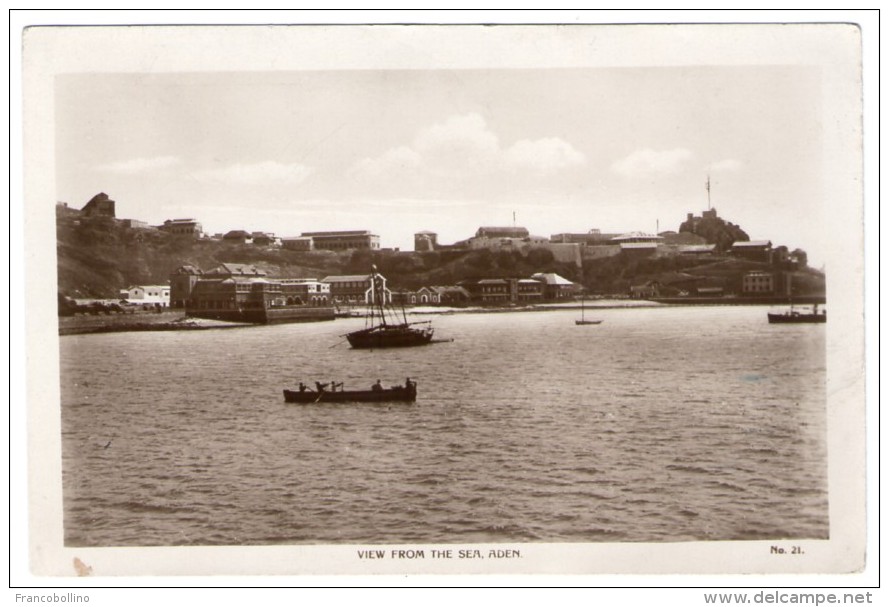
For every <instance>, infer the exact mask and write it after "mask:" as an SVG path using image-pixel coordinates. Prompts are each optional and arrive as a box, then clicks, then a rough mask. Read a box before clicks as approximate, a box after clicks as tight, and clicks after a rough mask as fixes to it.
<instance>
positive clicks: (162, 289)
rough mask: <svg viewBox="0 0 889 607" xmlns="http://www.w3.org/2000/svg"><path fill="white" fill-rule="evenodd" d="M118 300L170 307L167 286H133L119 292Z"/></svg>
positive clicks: (168, 288)
mask: <svg viewBox="0 0 889 607" xmlns="http://www.w3.org/2000/svg"><path fill="white" fill-rule="evenodd" d="M120 298H121V299H125V300H127V301H128V302H131V303H135V304H145V305H155V304H158V305H160V306H161V307H162V308H168V307H169V306H170V287H169V286H168V285H133V286H130V287H127V288H126V289H121V290H120Z"/></svg>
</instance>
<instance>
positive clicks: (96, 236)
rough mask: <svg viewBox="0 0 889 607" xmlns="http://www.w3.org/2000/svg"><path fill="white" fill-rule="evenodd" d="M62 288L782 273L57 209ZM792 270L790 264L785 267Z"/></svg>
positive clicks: (817, 282)
mask: <svg viewBox="0 0 889 607" xmlns="http://www.w3.org/2000/svg"><path fill="white" fill-rule="evenodd" d="M56 218H57V245H56V246H57V254H58V288H59V292H60V293H61V294H63V295H65V296H68V297H75V298H102V299H116V298H117V297H118V294H119V291H120V289H123V288H126V287H128V286H130V285H134V284H143V285H144V284H165V283H167V282H168V280H169V276H170V274H171V273H172V272H173V271H174V270H175V269H176V268H178V267H180V266H182V265H186V264H190V265H193V266H195V267H198V268H202V269H209V268H212V267H214V266H216V265H218V264H219V263H222V262H234V263H250V264H255V265H257V266H259V267H261V268H263V269H264V270H266V271H267V272H268V273H269V276H271V277H277V278H287V277H289V278H310V277H311V278H323V277H325V276H329V275H335V274H365V273H367V272H368V271H369V270H370V267H371V266H372V265H376V266H377V268H378V269H379V271H380V272H381V273H382V274H383V275H384V276H386V278H387V279H388V284H389V286H390V288H393V289H416V288H419V287H421V286H433V285H453V284H456V283H458V282H460V281H461V280H464V279H469V278H494V277H526V276H530V275H532V274H534V273H536V272H555V273H557V274H560V275H561V276H564V277H565V278H567V279H569V280H572V281H574V282H578V283H582V284H583V285H584V286H585V287H586V289H587V290H588V291H589V292H592V293H598V294H602V295H615V294H617V295H622V296H623V295H626V294H627V293H628V292H629V290H630V287H631V286H632V285H638V284H642V283H645V282H649V281H651V282H658V283H659V284H660V285H662V287H663V288H662V291H666V292H670V291H676V292H679V291H683V290H688V289H689V287H692V286H694V287H701V286H713V287H722V288H724V289H725V291H726V292H740V290H741V280H742V276H743V275H744V274H745V273H747V272H749V271H752V270H762V271H769V272H773V271H775V269H776V267H775V266H772V265H770V264H767V263H762V262H755V261H745V260H741V259H736V258H732V257H727V256H719V255H717V256H714V257H704V258H696V257H685V256H681V255H674V256H662V257H638V256H634V255H628V254H626V253H620V254H618V255H614V256H611V257H603V258H600V259H587V260H585V261H584V265H583V268H582V269H581V268H579V267H577V266H576V265H574V264H571V263H562V262H557V261H555V260H554V258H553V255H552V253H551V252H550V251H548V250H546V249H542V248H541V249H531V250H530V251H528V252H527V254H524V255H523V254H521V253H519V252H514V251H491V250H487V249H480V250H453V249H446V250H438V251H431V252H424V253H418V252H413V251H405V252H398V251H373V252H372V251H367V250H358V251H351V252H332V251H308V252H301V251H291V250H287V249H282V248H277V247H263V246H256V245H253V244H232V243H228V242H223V241H219V240H209V239H192V238H184V237H181V236H175V235H172V234H169V233H166V232H163V231H161V230H157V229H155V228H131V227H128V226H127V225H126V224H125V223H124V222H123V221H120V220H117V219H114V218H113V217H110V216H102V215H98V216H86V215H83V214H82V213H80V212H78V211H74V210H71V209H68V208H65V207H57V211H56ZM782 270H784V271H789V270H790V269H789V268H782ZM790 273H791V275H792V277H793V278H792V284H793V289H794V292H795V293H800V294H812V293H823V292H824V276H823V274H821V273H820V272H817V271H814V270H811V269H808V268H802V269H797V270H794V271H792V272H790Z"/></svg>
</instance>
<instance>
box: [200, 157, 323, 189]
mask: <svg viewBox="0 0 889 607" xmlns="http://www.w3.org/2000/svg"><path fill="white" fill-rule="evenodd" d="M311 174H312V168H311V167H308V166H305V165H303V164H283V163H280V162H275V161H273V160H265V161H263V162H255V163H251V164H241V163H236V164H232V165H229V166H225V167H219V168H216V169H204V170H202V171H195V172H193V173H192V174H191V175H192V177H194V178H195V179H196V180H198V181H202V182H206V183H223V184H230V185H269V184H290V185H295V184H299V183H302V182H303V181H305V180H306V179H307V178H308V177H309V175H311Z"/></svg>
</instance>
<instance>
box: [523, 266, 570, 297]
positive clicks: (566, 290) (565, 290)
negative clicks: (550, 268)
mask: <svg viewBox="0 0 889 607" xmlns="http://www.w3.org/2000/svg"><path fill="white" fill-rule="evenodd" d="M531 278H533V279H534V280H537V281H540V282H541V283H543V298H544V299H546V300H547V301H561V300H565V299H572V298H573V297H574V296H575V295H576V294H577V291H578V289H579V287H578V285H576V284H574V283H573V282H571V281H570V280H568V279H567V278H563V277H562V276H559V275H558V274H556V273H554V272H538V273H537V274H532V275H531Z"/></svg>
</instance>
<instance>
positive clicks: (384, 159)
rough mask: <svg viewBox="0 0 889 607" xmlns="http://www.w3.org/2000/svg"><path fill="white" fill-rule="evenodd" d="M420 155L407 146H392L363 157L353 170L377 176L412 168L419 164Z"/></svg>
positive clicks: (420, 160)
mask: <svg viewBox="0 0 889 607" xmlns="http://www.w3.org/2000/svg"><path fill="white" fill-rule="evenodd" d="M421 162H422V159H421V157H420V155H419V154H418V153H417V152H415V151H414V150H412V149H411V148H409V147H407V146H399V147H397V148H392V149H390V150H388V151H386V152H385V153H383V154H382V155H381V156H377V157H376V158H363V159H361V160H359V161H358V162H357V163H355V166H354V167H353V170H354V171H355V172H356V173H359V174H363V175H372V176H379V175H384V174H386V173H388V172H390V171H392V170H397V169H414V168H417V167H418V166H420V163H421Z"/></svg>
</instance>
